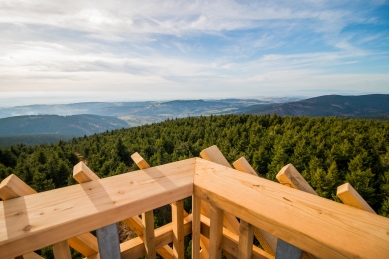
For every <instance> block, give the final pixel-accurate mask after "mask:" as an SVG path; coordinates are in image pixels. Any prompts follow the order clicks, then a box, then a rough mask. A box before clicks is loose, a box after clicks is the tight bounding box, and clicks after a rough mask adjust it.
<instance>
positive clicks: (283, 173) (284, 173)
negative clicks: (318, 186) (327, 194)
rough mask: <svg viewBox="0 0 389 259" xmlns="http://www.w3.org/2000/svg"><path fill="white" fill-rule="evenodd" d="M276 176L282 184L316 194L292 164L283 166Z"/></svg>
mask: <svg viewBox="0 0 389 259" xmlns="http://www.w3.org/2000/svg"><path fill="white" fill-rule="evenodd" d="M276 178H277V180H278V181H279V182H280V183H281V184H282V185H286V186H289V187H292V188H294V189H297V190H301V191H304V192H307V193H310V194H314V195H317V193H316V192H315V190H314V189H313V188H312V187H311V186H310V185H309V183H308V182H307V181H306V180H305V179H304V177H303V176H302V175H301V174H300V173H299V172H298V171H297V169H296V168H295V167H294V166H293V165H292V164H288V165H286V166H284V167H283V168H282V169H281V170H280V171H279V172H278V174H277V175H276Z"/></svg>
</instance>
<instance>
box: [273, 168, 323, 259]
mask: <svg viewBox="0 0 389 259" xmlns="http://www.w3.org/2000/svg"><path fill="white" fill-rule="evenodd" d="M276 178H277V180H278V181H279V182H280V183H281V184H282V185H285V186H288V187H291V188H294V189H297V190H301V191H304V192H307V193H310V194H314V195H318V194H317V193H316V192H315V190H313V188H312V187H311V185H309V183H308V182H307V181H306V180H305V179H304V177H303V176H302V175H301V174H300V173H299V171H297V169H296V168H295V167H294V166H293V165H292V164H288V165H286V166H284V167H283V168H281V170H280V171H279V172H278V174H277V175H276ZM287 244H288V243H286V242H284V243H282V246H280V247H277V250H278V252H279V253H280V251H279V249H281V247H282V249H285V250H286V251H295V250H296V249H295V248H293V247H291V248H288V247H287V246H288V245H287ZM285 253H287V252H285ZM281 254H282V252H281ZM302 258H303V259H315V258H317V257H315V256H313V255H311V254H309V253H307V252H303V257H302Z"/></svg>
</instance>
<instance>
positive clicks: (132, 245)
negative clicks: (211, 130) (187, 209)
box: [120, 215, 192, 259]
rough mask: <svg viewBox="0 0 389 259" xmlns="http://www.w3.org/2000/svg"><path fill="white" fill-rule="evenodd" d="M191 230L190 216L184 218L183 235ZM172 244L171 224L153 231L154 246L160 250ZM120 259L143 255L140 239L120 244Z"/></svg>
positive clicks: (142, 245)
mask: <svg viewBox="0 0 389 259" xmlns="http://www.w3.org/2000/svg"><path fill="white" fill-rule="evenodd" d="M191 230H192V215H189V216H187V217H185V218H184V235H185V236H186V235H189V234H190V233H191ZM171 242H173V224H172V223H169V224H166V225H164V226H162V227H160V228H157V229H155V246H156V248H157V249H158V248H161V247H163V246H165V245H168V244H169V243H171ZM120 250H121V255H122V259H131V258H139V257H142V256H144V255H145V253H146V251H145V247H144V244H143V242H142V239H141V238H140V237H136V238H133V239H131V240H129V241H126V242H123V243H121V244H120Z"/></svg>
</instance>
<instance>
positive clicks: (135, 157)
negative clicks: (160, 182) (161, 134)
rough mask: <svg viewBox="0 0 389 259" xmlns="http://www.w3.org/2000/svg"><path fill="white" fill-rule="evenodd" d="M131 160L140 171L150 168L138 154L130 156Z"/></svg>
mask: <svg viewBox="0 0 389 259" xmlns="http://www.w3.org/2000/svg"><path fill="white" fill-rule="evenodd" d="M131 158H132V160H133V161H134V162H135V164H136V165H137V166H138V167H139V168H140V169H146V168H149V167H150V165H149V164H148V163H147V161H146V160H145V159H144V158H143V157H142V156H141V155H139V153H138V152H135V153H134V154H132V155H131Z"/></svg>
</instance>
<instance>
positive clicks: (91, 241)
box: [68, 233, 99, 257]
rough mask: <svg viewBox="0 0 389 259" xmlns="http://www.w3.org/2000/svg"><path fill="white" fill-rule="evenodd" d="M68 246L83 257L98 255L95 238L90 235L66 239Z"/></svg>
mask: <svg viewBox="0 0 389 259" xmlns="http://www.w3.org/2000/svg"><path fill="white" fill-rule="evenodd" d="M68 243H69V246H70V247H71V248H73V249H74V250H76V251H78V252H79V253H81V254H82V255H83V256H86V257H90V256H92V255H95V254H98V253H99V246H98V244H97V238H96V237H95V236H94V235H92V234H91V233H85V234H82V235H79V236H76V237H72V238H69V239H68Z"/></svg>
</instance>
